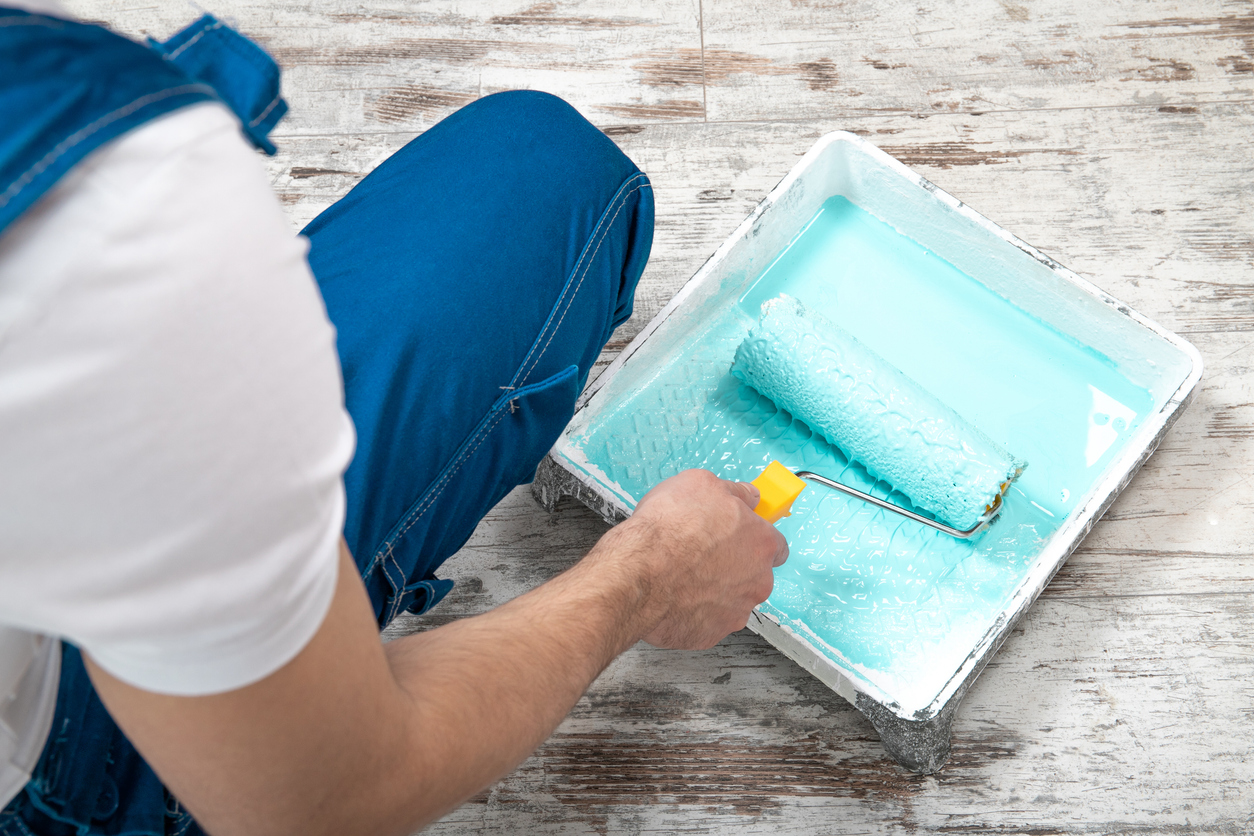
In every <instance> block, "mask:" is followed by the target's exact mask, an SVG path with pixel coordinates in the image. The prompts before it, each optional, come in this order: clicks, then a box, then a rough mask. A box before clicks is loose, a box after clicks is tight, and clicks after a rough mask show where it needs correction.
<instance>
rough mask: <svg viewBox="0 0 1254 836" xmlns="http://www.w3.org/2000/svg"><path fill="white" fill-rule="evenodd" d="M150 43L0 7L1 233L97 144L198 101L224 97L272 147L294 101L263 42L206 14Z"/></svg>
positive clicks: (248, 130)
mask: <svg viewBox="0 0 1254 836" xmlns="http://www.w3.org/2000/svg"><path fill="white" fill-rule="evenodd" d="M150 45H151V47H152V48H149V47H146V46H144V45H142V44H138V43H136V42H134V41H132V40H130V39H128V38H124V37H122V36H121V35H118V34H115V33H113V32H110V31H109V30H107V29H105V28H103V27H101V26H96V25H92V24H86V23H77V22H74V21H69V20H62V19H60V18H55V17H49V16H45V15H38V14H31V13H29V12H25V11H19V10H16V9H4V8H0V233H2V232H3V231H4V229H5V228H6V227H8V226H9V224H11V223H12V222H13V221H14V220H16V219H17V218H18V217H19V216H20V215H21V214H22V213H23V212H25V211H26V210H27V209H28V208H30V206H32V205H33V204H34V203H35V201H37V200H38V199H39V198H40V197H41V196H42V195H43V194H44V193H45V192H47V191H48V190H49V189H50V188H52V186H54V185H55V184H56V183H57V181H58V180H60V178H61V177H62V176H63V175H64V174H65V173H66V172H67V171H69V170H70V169H71V168H72V167H73V166H74V165H75V164H76V163H78V162H79V161H80V160H82V159H83V158H84V157H86V156H87V155H88V154H90V153H91V152H92V151H94V150H95V149H96V148H99V147H100V146H101V145H103V144H105V143H106V142H108V141H109V140H111V139H114V138H116V137H118V136H121V135H122V134H124V133H126V132H127V131H129V130H131V129H132V128H135V127H137V126H139V125H142V124H143V123H145V122H147V121H149V120H151V119H155V118H156V117H158V116H162V115H164V114H166V113H169V112H171V111H174V110H177V109H179V108H182V107H186V106H188V105H191V104H196V103H198V102H204V101H220V102H222V103H223V104H225V105H227V106H228V107H230V108H231V109H232V110H234V111H235V113H236V115H237V116H238V117H239V118H240V121H241V123H242V128H243V130H244V133H245V135H246V136H247V137H248V139H250V140H251V141H252V142H253V143H254V144H255V145H257V146H258V147H259V148H261V149H262V150H264V151H266V152H267V153H270V154H273V153H274V146H273V145H272V144H271V143H270V141H269V140H268V139H267V134H268V133H269V131H270V129H271V128H273V127H274V125H275V124H276V123H277V122H278V121H279V119H280V118H281V117H282V116H283V114H284V113H285V112H286V110H287V105H286V104H285V103H284V102H283V100H282V98H281V97H280V96H279V68H278V66H277V65H276V64H275V63H274V61H273V60H272V59H271V58H270V57H269V56H268V55H266V54H265V52H263V51H262V50H261V49H260V48H259V47H258V46H257V45H256V44H254V43H252V42H251V41H249V40H248V39H247V38H245V37H244V36H242V35H240V34H239V33H238V32H235V31H234V30H233V29H231V28H230V27H228V26H226V25H224V24H222V23H221V22H219V21H218V20H216V19H215V18H213V17H212V16H210V15H205V16H204V17H202V18H201V19H200V20H198V21H196V22H195V23H193V24H192V25H191V26H189V27H188V28H187V29H185V30H183V31H182V32H180V33H179V34H177V35H175V36H174V37H173V38H171V39H170V40H169V41H166V42H165V43H157V42H155V41H153V42H151V44H150Z"/></svg>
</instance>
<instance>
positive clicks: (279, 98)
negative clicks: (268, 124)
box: [248, 93, 283, 128]
mask: <svg viewBox="0 0 1254 836" xmlns="http://www.w3.org/2000/svg"><path fill="white" fill-rule="evenodd" d="M282 100H283V94H282V93H276V94H275V95H274V98H273V99H271V100H270V104H268V105H266V109H265V110H263V111H261V114H260V115H259V116H258V117H257V118H256V119H254V120H253V121H251V122H249V123H248V127H250V128H255V127H257V126H258V125H260V124H261V120H262V119H265V118H266V117H267V116H269V115H270V111H272V110H274V108H275V105H277V104H278V103H279V102H280V101H282Z"/></svg>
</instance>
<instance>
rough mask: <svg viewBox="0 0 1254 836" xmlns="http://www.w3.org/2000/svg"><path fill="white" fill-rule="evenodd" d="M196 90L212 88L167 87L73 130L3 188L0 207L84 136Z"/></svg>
mask: <svg viewBox="0 0 1254 836" xmlns="http://www.w3.org/2000/svg"><path fill="white" fill-rule="evenodd" d="M196 91H208V92H210V93H211V94H212V88H209V87H207V86H205V85H203V84H184V85H181V86H179V87H169V88H167V89H165V90H160V91H158V92H156V93H149V94H148V95H146V96H140V97H139V98H138V99H136V100H135V101H133V102H131V103H130V104H128V105H125V106H123V107H120V108H118V109H117V110H114V111H112V112H111V113H106V114H105V115H104V116H101V117H100V118H99V119H97V120H96V121H94V122H92V123H91V124H90V125H87V126H86V127H83V128H80V129H78V130H77V131H75V132H74V133H72V134H70V135H69V136H68V137H66V138H65V139H63V140H61V142H59V143H58V144H57V146H56V147H55V148H53V149H52V150H51V151H49V152H48V153H47V154H45V155H44V158H43V159H42V160H40V161H39V162H37V163H35V164H34V165H33V166H31V167H30V168H28V169H27V170H26V171H25V172H24V173H23V174H22V176H21V177H19V178H18V179H16V180H14V181H13V183H12V185H10V186H9V188H7V189H5V191H4V194H2V195H0V207H2V206H6V205H8V203H9V201H10V200H12V199H13V198H14V197H16V196H17V195H18V194H20V193H21V191H22V189H24V188H26V187H27V186H29V185H30V184H31V181H32V180H34V179H35V178H36V177H38V176H39V175H40V174H42V173H43V172H44V171H46V170H47V169H48V167H49V166H51V165H52V164H53V163H55V162H56V161H57V160H59V159H60V158H61V157H63V156H65V154H66V153H67V152H69V151H70V149H72V148H73V147H74V146H76V145H78V144H80V143H81V142H83V141H84V140H86V139H87V138H88V137H90V136H91V135H92V134H94V133H96V132H97V131H100V130H101V129H103V128H105V127H107V126H108V125H110V124H112V123H113V122H116V121H117V120H119V119H122V118H124V117H126V116H129V115H131V114H132V113H134V112H135V111H137V110H139V109H140V108H141V107H144V106H146V105H150V104H152V103H153V102H159V101H161V100H162V99H168V98H170V97H171V96H177V95H179V94H180V93H191V92H196Z"/></svg>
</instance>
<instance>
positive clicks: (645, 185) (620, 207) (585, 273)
mask: <svg viewBox="0 0 1254 836" xmlns="http://www.w3.org/2000/svg"><path fill="white" fill-rule="evenodd" d="M642 176H643V175H642ZM647 188H651V185H650V184H649V183H642V184H640V185H639V186H636V188H634V189H632V190H631V191H630V192H628V193H627V194H625V195H623V202H622V203H620V204H619V205H618V208H617V209H616V210H614V217H613V218H611V219H610V222H609V225H607V226H606V227H605V229H606V233H607V234H606V235H603V236H601V240H600V241H598V242H597V248H596V249H595V250H594V251H593V252H592V257H591V258H590V259H588V263H587V264H586V265H585V266H584V271H583V275H582V276H580V277H579V284H578V285H576V286H575V290H574V292H573V293H571V296H570V301H569V302H568V303H567V305H566V310H564V311H562V316H561V318H560V319H558V320H557V324H556V325H554V326H553V330H552V331H551V332H550V333H549V338H548V340H547V341H546V342H545V343H544V348H542V349H540V353H539V354H537V355H536V359H535V361H534V362H533V363H532V364H531V368H530V369H528V370H527V372H526V375H530V374H531V372H532V371H534V370H535V367H536V366H537V365H539V363H540V360H541V359H543V357H544V353H545V352H546V351H548V350H549V345H550V344H551V343H552V342H553V338H554V337H556V336H557V332H558V330H559V329H561V327H562V322H563V321H564V320H565V319H566V314H568V313H570V309H571V308H572V307H573V306H574V303H575V296H576V295H577V294H578V293H579V288H580V287H582V286H583V280H584V279H586V278H587V277H588V272H589V271H590V270H591V269H592V262H593V261H595V260H596V256H597V253H599V252H600V251H601V245H602V244H604V243H605V240H606V238H608V237H609V235H608V233H609V230H610V229H612V228H613V226H614V222H615V221H617V220H618V216H619V213H621V212H622V211H623V209H624V208H626V206H627V198H629V197H631V196H632V195H633V194H635V193H636V192H638V191H640V190H641V189H647ZM526 375H524V376H523V380H526Z"/></svg>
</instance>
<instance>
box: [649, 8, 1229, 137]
mask: <svg viewBox="0 0 1254 836" xmlns="http://www.w3.org/2000/svg"><path fill="white" fill-rule="evenodd" d="M704 12H705V14H704V51H705V81H706V86H705V92H706V100H707V104H708V106H707V117H708V118H709V119H710V120H722V119H732V120H743V119H805V120H808V119H812V118H814V115H815V114H816V113H824V114H830V115H846V116H858V115H861V114H867V113H882V112H885V111H895V112H900V113H917V114H928V113H944V112H963V113H992V112H997V111H1007V110H1012V111H1013V110H1037V111H1039V110H1046V109H1051V110H1052V109H1070V108H1076V107H1097V108H1104V107H1111V106H1123V105H1131V104H1137V105H1148V106H1153V107H1156V108H1164V109H1165V110H1167V111H1169V112H1172V111H1174V112H1180V111H1185V112H1187V111H1188V110H1189V109H1190V108H1192V107H1195V106H1196V105H1197V104H1198V103H1202V102H1206V103H1210V102H1238V101H1239V102H1249V101H1250V99H1251V96H1252V95H1254V83H1251V69H1250V68H1251V60H1254V10H1252V9H1251V7H1250V6H1249V5H1248V4H1246V3H1225V2H1222V0H1212V2H1190V3H1187V4H1178V5H1177V4H1171V5H1168V4H1147V3H1140V2H1135V0H1118V1H1117V2H1106V3H1088V4H1085V3H1076V2H1073V0H1031V1H1030V2H1022V3H1019V2H1010V1H1009V0H975V2H968V1H966V0H963V2H958V1H957V0H947V1H946V2H940V3H927V4H913V3H885V2H876V0H860V2H835V1H834V0H830V1H829V2H823V1H822V0H817V1H816V2H806V3H792V4H788V5H782V4H773V5H772V6H771V7H770V10H769V12H767V10H766V9H765V8H764V7H763V6H761V5H760V4H756V3H747V2H746V3H709V4H706V5H705V6H704ZM766 20H769V23H766ZM764 23H766V31H764ZM642 83H644V84H646V85H647V84H649V83H650V81H649V80H648V78H642Z"/></svg>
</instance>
